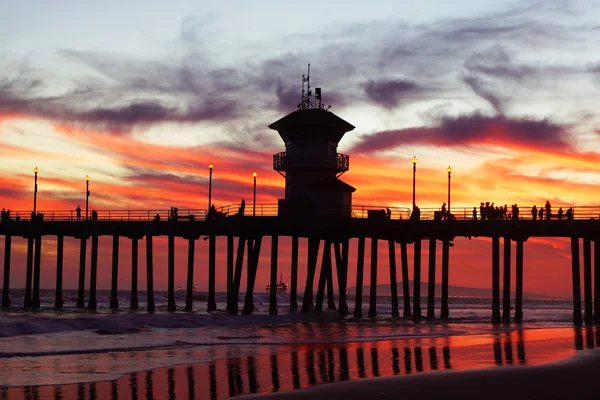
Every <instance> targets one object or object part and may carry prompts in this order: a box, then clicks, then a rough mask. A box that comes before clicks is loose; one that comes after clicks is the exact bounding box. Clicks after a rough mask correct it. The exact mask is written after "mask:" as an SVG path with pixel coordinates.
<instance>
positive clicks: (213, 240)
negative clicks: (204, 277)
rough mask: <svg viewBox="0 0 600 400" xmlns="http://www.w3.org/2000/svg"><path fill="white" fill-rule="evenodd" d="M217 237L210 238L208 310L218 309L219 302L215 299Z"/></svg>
mask: <svg viewBox="0 0 600 400" xmlns="http://www.w3.org/2000/svg"><path fill="white" fill-rule="evenodd" d="M216 241H217V238H216V236H215V235H211V236H210V237H209V238H208V304H207V306H206V311H209V312H210V311H217V302H216V300H215V268H216V266H215V259H216V246H217V243H216Z"/></svg>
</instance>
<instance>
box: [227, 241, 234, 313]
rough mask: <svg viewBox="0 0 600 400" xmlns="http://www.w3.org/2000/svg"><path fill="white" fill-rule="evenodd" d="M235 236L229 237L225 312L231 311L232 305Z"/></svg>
mask: <svg viewBox="0 0 600 400" xmlns="http://www.w3.org/2000/svg"><path fill="white" fill-rule="evenodd" d="M233 246H234V242H233V236H232V235H227V304H226V305H225V310H227V311H229V306H230V305H231V302H232V301H231V296H232V293H233V279H234V278H233V263H234V260H233V258H234V256H233Z"/></svg>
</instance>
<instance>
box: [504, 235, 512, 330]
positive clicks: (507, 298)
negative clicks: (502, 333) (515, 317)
mask: <svg viewBox="0 0 600 400" xmlns="http://www.w3.org/2000/svg"><path fill="white" fill-rule="evenodd" d="M510 250H511V240H510V238H509V237H505V238H504V284H503V289H504V290H503V294H502V322H504V323H508V322H510V264H511V262H510V261H511V254H510Z"/></svg>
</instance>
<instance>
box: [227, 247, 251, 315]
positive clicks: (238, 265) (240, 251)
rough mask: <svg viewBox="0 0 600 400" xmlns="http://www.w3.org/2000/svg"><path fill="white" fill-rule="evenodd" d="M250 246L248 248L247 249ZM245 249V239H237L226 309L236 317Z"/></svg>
mask: <svg viewBox="0 0 600 400" xmlns="http://www.w3.org/2000/svg"><path fill="white" fill-rule="evenodd" d="M249 248H250V246H248V249H249ZM245 249H246V238H243V237H240V238H239V239H238V248H237V254H236V258H235V272H234V276H233V288H232V292H231V296H230V298H229V302H230V303H229V306H228V307H227V311H229V313H230V314H234V315H237V313H238V297H239V295H240V283H241V281H242V267H243V266H244V251H245ZM248 257H250V253H248Z"/></svg>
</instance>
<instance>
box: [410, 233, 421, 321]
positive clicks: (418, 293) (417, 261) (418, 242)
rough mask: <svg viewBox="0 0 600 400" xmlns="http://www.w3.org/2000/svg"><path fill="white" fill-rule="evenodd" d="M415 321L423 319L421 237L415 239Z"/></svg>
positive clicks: (413, 318)
mask: <svg viewBox="0 0 600 400" xmlns="http://www.w3.org/2000/svg"><path fill="white" fill-rule="evenodd" d="M412 320H413V322H420V321H421V238H420V237H419V238H416V239H415V244H414V273H413V315H412Z"/></svg>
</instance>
